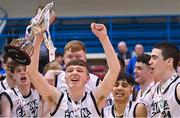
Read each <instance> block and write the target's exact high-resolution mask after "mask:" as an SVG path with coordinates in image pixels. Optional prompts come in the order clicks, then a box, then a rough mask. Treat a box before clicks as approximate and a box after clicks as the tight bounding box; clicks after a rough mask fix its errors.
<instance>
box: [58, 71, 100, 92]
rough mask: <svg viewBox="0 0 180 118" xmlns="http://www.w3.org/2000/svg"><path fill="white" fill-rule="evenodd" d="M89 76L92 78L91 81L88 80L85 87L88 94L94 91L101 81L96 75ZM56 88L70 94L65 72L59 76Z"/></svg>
mask: <svg viewBox="0 0 180 118" xmlns="http://www.w3.org/2000/svg"><path fill="white" fill-rule="evenodd" d="M89 76H90V79H89V80H88V82H87V83H86V85H85V90H86V91H87V92H90V91H92V90H94V89H95V88H96V86H97V85H98V84H99V81H100V79H99V78H98V77H97V76H96V75H93V74H91V73H89ZM55 87H56V88H58V89H59V90H61V91H63V92H68V85H67V83H66V80H65V72H64V71H63V72H62V73H61V74H59V75H58V79H57V85H55Z"/></svg>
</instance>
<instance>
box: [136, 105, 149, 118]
mask: <svg viewBox="0 0 180 118" xmlns="http://www.w3.org/2000/svg"><path fill="white" fill-rule="evenodd" d="M138 104H143V105H144V106H146V105H145V104H144V103H137V104H136V105H135V106H134V109H133V117H134V118H135V117H136V113H135V112H136V108H137V105H138Z"/></svg>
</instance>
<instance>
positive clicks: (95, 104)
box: [90, 91, 101, 116]
mask: <svg viewBox="0 0 180 118" xmlns="http://www.w3.org/2000/svg"><path fill="white" fill-rule="evenodd" d="M90 95H91V98H92V100H93V103H94V106H95V108H96V111H97V113H98V115H99V116H101V112H100V111H99V109H98V106H97V103H96V99H95V98H94V95H93V93H92V91H91V92H90Z"/></svg>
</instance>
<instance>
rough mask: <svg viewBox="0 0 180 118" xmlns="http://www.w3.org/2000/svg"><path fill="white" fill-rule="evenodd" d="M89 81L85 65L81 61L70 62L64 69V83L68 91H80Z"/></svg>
mask: <svg viewBox="0 0 180 118" xmlns="http://www.w3.org/2000/svg"><path fill="white" fill-rule="evenodd" d="M88 80H89V72H88V70H87V66H86V63H85V62H84V61H82V60H72V61H70V62H69V63H68V64H67V67H66V82H67V84H68V87H69V89H81V88H84V87H85V84H86V83H87V81H88Z"/></svg>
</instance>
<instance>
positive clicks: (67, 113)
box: [51, 92, 100, 118]
mask: <svg viewBox="0 0 180 118" xmlns="http://www.w3.org/2000/svg"><path fill="white" fill-rule="evenodd" d="M51 116H52V117H63V118H75V117H76V118H97V117H100V111H99V109H98V107H97V104H96V101H95V98H94V95H93V94H92V92H90V93H87V92H85V94H84V96H83V97H82V98H81V100H79V101H78V102H77V103H75V102H74V101H73V100H72V99H71V98H70V96H69V95H68V93H62V95H61V97H60V98H59V102H58V105H57V106H56V109H55V110H54V112H53V113H51Z"/></svg>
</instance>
